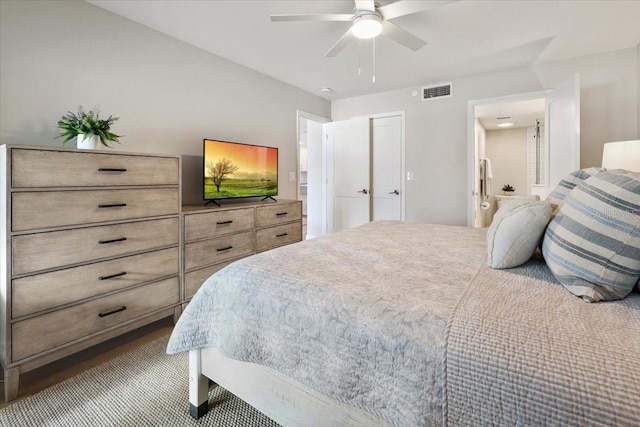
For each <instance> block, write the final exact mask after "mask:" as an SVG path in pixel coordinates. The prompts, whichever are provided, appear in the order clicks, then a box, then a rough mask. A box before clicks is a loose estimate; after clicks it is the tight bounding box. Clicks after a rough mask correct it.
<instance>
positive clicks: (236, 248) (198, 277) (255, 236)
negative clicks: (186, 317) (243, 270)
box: [182, 200, 302, 303]
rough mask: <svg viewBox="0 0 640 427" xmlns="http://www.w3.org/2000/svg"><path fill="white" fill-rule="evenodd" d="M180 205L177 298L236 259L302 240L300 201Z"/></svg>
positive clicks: (188, 296) (187, 297)
mask: <svg viewBox="0 0 640 427" xmlns="http://www.w3.org/2000/svg"><path fill="white" fill-rule="evenodd" d="M223 203H224V204H223V206H222V207H211V208H209V207H203V206H183V207H182V233H183V242H184V248H183V251H182V253H183V271H184V278H183V281H182V282H183V284H184V291H183V301H184V302H185V303H186V302H188V301H189V300H190V299H191V297H192V296H193V295H194V294H195V293H196V291H197V290H198V288H200V286H201V285H202V283H204V281H205V280H206V279H207V277H209V276H210V275H212V274H213V273H215V272H216V271H218V270H220V269H222V268H223V267H225V266H226V265H228V264H230V263H232V262H233V261H236V260H238V259H240V258H243V257H246V256H249V255H253V254H255V253H257V252H263V251H266V250H268V249H272V248H275V247H278V246H283V245H288V244H290V243H294V242H299V241H301V240H302V202H301V201H298V200H278V201H277V202H268V201H265V202H258V203H242V202H237V201H232V202H226V203H225V202H223Z"/></svg>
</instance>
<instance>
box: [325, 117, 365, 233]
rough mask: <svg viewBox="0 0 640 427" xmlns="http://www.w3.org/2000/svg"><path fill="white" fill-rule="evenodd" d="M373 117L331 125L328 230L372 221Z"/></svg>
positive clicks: (328, 142)
mask: <svg viewBox="0 0 640 427" xmlns="http://www.w3.org/2000/svg"><path fill="white" fill-rule="evenodd" d="M369 147H370V135H369V118H368V117H357V118H354V119H351V120H344V121H338V122H331V123H327V177H328V183H327V184H328V185H327V202H328V203H327V205H328V206H327V213H328V215H327V231H328V232H333V231H339V230H344V229H347V228H351V227H355V226H358V225H361V224H364V223H367V222H369V221H371V201H370V190H371V188H370V176H371V175H370V160H369Z"/></svg>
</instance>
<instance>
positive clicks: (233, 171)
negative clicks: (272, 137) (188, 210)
mask: <svg viewBox="0 0 640 427" xmlns="http://www.w3.org/2000/svg"><path fill="white" fill-rule="evenodd" d="M202 157H203V160H204V167H203V170H204V199H205V200H206V201H207V203H209V202H211V203H215V204H217V205H219V204H220V203H219V202H220V200H224V199H237V198H243V197H263V199H267V198H270V199H273V200H275V199H274V198H273V196H277V195H278V149H277V148H275V147H265V146H262V145H251V144H241V143H238V142H228V141H219V140H215V139H204V140H203V156H202Z"/></svg>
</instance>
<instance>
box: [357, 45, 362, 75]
mask: <svg viewBox="0 0 640 427" xmlns="http://www.w3.org/2000/svg"><path fill="white" fill-rule="evenodd" d="M360 46H361V43H360V39H358V75H360V73H361V71H362V66H361V64H360V63H361V58H360V57H361V52H360Z"/></svg>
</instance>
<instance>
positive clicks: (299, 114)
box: [295, 109, 331, 238]
mask: <svg viewBox="0 0 640 427" xmlns="http://www.w3.org/2000/svg"><path fill="white" fill-rule="evenodd" d="M300 119H307V120H312V121H314V122H318V123H322V136H321V138H322V156H323V158H322V174H323V176H322V179H321V181H322V190H321V192H322V197H321V205H320V207H319V209H318V210H319V213H320V222H321V224H322V234H326V233H327V168H326V166H327V138H326V127H325V124H326V123H329V122H330V121H331V119H330V118H328V117H323V116H319V115H317V114H313V113H308V112H306V111H303V110H300V109H297V110H296V181H295V184H296V200H300V182H299V181H300ZM308 214H309V212H307V216H308ZM307 225H308V224H307ZM303 238H306V236H303Z"/></svg>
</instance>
